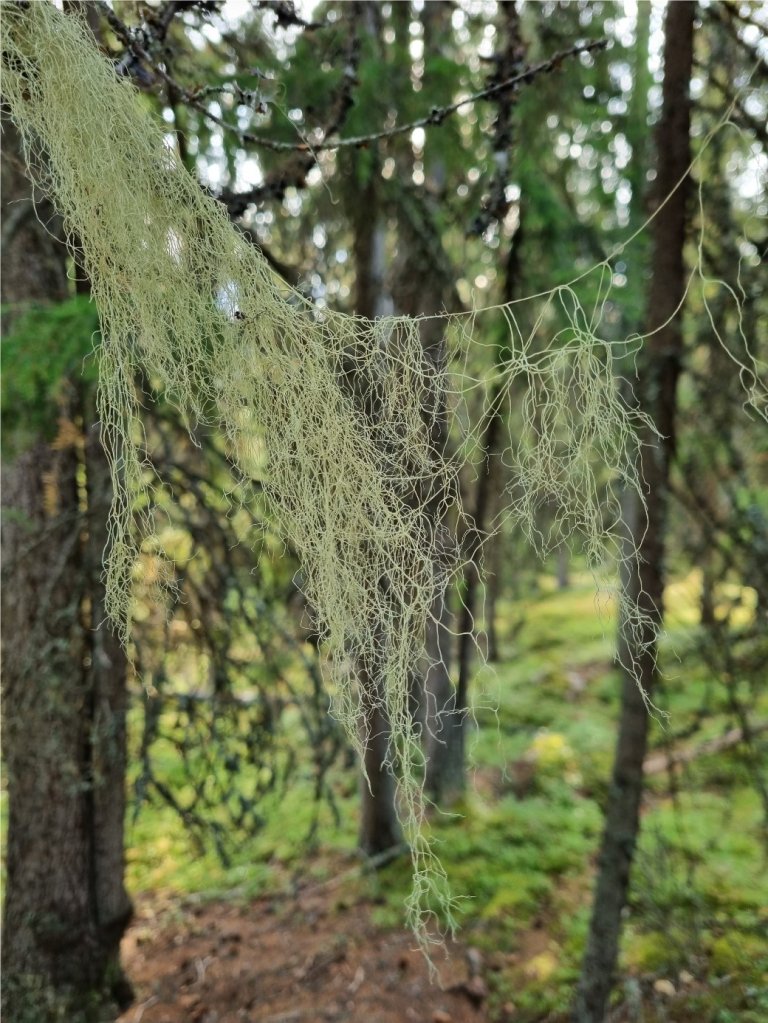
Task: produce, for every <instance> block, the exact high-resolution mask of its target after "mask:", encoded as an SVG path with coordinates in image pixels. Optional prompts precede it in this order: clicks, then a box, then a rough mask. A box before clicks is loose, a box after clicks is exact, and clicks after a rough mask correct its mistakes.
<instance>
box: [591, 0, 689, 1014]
mask: <svg viewBox="0 0 768 1023" xmlns="http://www.w3.org/2000/svg"><path fill="white" fill-rule="evenodd" d="M694 16H695V4H694V3H692V2H689V0H680V2H678V3H672V4H668V5H667V11H666V34H665V43H664V86H663V100H662V116H661V120H660V122H659V125H658V128H657V132H656V152H657V178H656V192H655V199H656V203H657V204H658V203H659V202H660V201H661V200H662V199H663V198H664V197H665V196H667V195H668V194H669V193H670V192H671V191H672V189H673V188H675V186H676V185H677V184H678V182H679V181H680V180H681V179H682V178H683V176H684V175H685V172H686V170H687V168H688V165H689V162H690V140H689V134H690V99H689V83H690V78H691V68H692V64H693V24H694ZM686 185H687V182H686V183H685V184H684V185H683V187H681V188H679V189H678V190H677V191H676V192H675V193H674V195H672V197H671V198H670V200H669V202H667V204H666V206H665V207H664V209H663V211H662V212H661V214H660V215H659V216H658V217H657V218H656V220H654V222H653V226H652V246H653V248H652V271H651V272H652V276H651V281H650V288H649V294H648V312H647V317H646V323H647V329H648V331H649V332H652V331H655V333H652V334H651V335H650V336H649V338H648V340H647V341H646V349H645V353H644V359H643V366H642V369H641V373H642V379H641V381H640V393H641V401H642V405H643V408H644V410H645V411H646V412H648V413H650V415H651V416H652V418H653V419H654V421H655V424H656V426H657V428H658V429H659V431H660V432H661V435H662V437H661V439H658V438H655V437H654V436H653V435H648V436H646V437H644V438H643V440H644V447H643V449H642V471H643V476H644V479H645V483H646V486H647V518H644V517H643V516H642V515H641V516H639V521H638V523H637V525H636V527H635V529H636V532H635V537H634V539H635V543H636V545H637V547H638V549H639V555H640V557H639V566H638V568H637V570H635V571H633V572H632V573H631V574H630V579H629V587H630V596H631V598H632V599H633V600H636V601H637V602H638V604H639V606H640V608H641V609H642V611H643V612H644V614H646V615H647V616H648V618H649V622H652V623H653V625H655V626H658V625H659V624H660V622H661V616H662V601H663V591H664V566H663V559H664V541H665V528H666V513H667V501H668V487H669V474H670V466H671V461H672V458H673V457H674V451H675V404H676V390H677V382H678V377H679V373H680V363H681V358H682V349H683V337H682V322H681V320H682V317H681V311H680V309H679V307H680V305H681V303H682V301H683V298H684V295H685V268H684V262H683V247H684V244H685V233H686V231H685V228H686V196H687V191H688V189H687V187H686ZM642 633H643V634H642V636H641V637H639V642H638V637H637V636H632V635H629V634H625V635H624V636H623V637H622V638H621V641H620V647H621V648H622V649H621V654H622V660H623V664H624V665H627V664H628V663H629V662H630V660H634V661H635V663H636V664H637V666H638V675H639V678H638V680H637V681H639V682H640V683H641V685H642V686H643V688H644V689H645V691H646V693H647V694H648V695H649V696H651V697H652V695H653V691H654V685H655V681H656V652H657V644H656V638H655V636H656V634H655V631H654V629H653V628H652V626H651V625H650V624H649V625H648V627H646V628H643V629H642ZM637 681H636V680H635V678H634V677H633V676H632V674H631V673H630V672H628V671H627V670H626V668H624V669H623V679H622V693H621V711H620V720H619V735H618V741H617V746H616V755H615V761H614V766H613V774H612V779H611V787H610V792H609V797H608V808H607V812H606V820H605V828H604V832H603V838H602V844H601V848H600V856H599V861H598V875H597V880H596V884H595V894H594V905H593V911H592V919H591V923H590V930H589V936H588V942H587V949H586V954H585V958H584V963H583V966H582V973H581V977H580V980H579V985H578V991H577V996H576V1003H575V1007H574V1012H573V1018H574V1020H575V1021H577V1023H600V1021H602V1020H603V1019H605V1014H606V1009H607V1005H608V998H609V995H610V992H611V988H612V985H613V981H614V972H615V968H616V961H617V957H618V948H619V937H620V932H621V916H622V911H623V909H624V907H625V906H626V903H627V893H628V890H629V878H630V870H631V866H632V860H633V857H634V852H635V845H636V842H637V835H638V831H639V827H640V804H641V800H642V793H643V760H644V758H645V753H646V749H647V743H648V728H649V715H648V710H647V707H646V704H645V702H644V700H643V696H642V694H641V692H640V689H639V687H638V684H637Z"/></svg>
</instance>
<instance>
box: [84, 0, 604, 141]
mask: <svg viewBox="0 0 768 1023" xmlns="http://www.w3.org/2000/svg"><path fill="white" fill-rule="evenodd" d="M97 3H98V5H99V8H100V9H101V10H102V12H103V14H104V16H105V18H106V19H107V21H108V22H109V24H110V26H111V27H112V29H113V31H114V32H115V33H116V35H117V36H118V37H119V38H120V39H121V40H122V41H123V43H124V44H125V45H126V47H128V49H129V50H130V51H131V52H132V53H133V54H134V56H136V57H138V58H139V59H140V60H142V61H144V63H146V64H147V65H148V66H149V67H150V68H151V70H152V71H153V72H154V73H155V74H156V75H157V76H158V77H159V78H160V79H162V81H164V82H165V83H166V85H168V86H169V87H170V88H172V89H174V90H175V92H176V95H177V96H178V97H179V99H180V100H181V101H182V102H184V103H186V104H187V105H188V106H190V107H192V108H193V109H194V110H197V111H198V112H199V113H201V114H203V115H204V116H205V117H207V118H208V120H209V121H211V122H212V123H213V124H217V125H218V126H219V127H220V128H223V129H224V130H225V131H229V132H231V133H232V134H234V135H236V136H237V137H238V138H239V139H240V141H241V142H243V143H249V144H252V145H257V146H261V147H263V148H264V149H270V150H272V151H274V152H289V153H308V152H314V153H317V152H320V151H322V150H330V149H340V148H342V147H345V146H351V147H355V148H361V147H365V146H369V145H371V144H372V143H374V142H379V141H382V140H384V139H390V138H395V137H397V136H398V135H404V134H407V133H409V132H412V131H413V130H414V129H415V128H427V127H431V126H433V125H440V124H442V123H443V122H444V121H445V120H446V118H448V117H450V116H451V115H452V114H455V113H456V112H457V111H459V110H461V108H462V107H465V106H467V105H469V104H470V103H476V102H477V101H478V100H483V99H488V98H489V97H491V96H495V95H497V94H499V93H503V92H505V91H507V90H508V89H514V88H516V87H517V86H519V85H528V84H530V83H531V82H532V81H533V80H534V79H535V78H536V77H538V76H539V75H542V74H551V72H553V71H555V70H557V69H558V68H559V67H560V65H561V64H562V63H563V61H565V60H568V59H569V58H571V57H576V56H579V55H580V54H582V53H594V52H597V51H599V50H603V49H605V47H606V46H607V45H608V40H607V39H594V40H592V41H591V42H588V43H579V44H577V45H574V46H571V47H570V48H569V49H567V50H561V51H560V52H558V53H555V54H553V56H551V57H549V58H548V59H547V60H545V61H542V62H541V63H539V64H534V65H532V66H531V67H528V68H526V69H525V70H524V71H521V72H520V73H519V74H517V75H514V76H513V77H512V78H507V79H505V80H504V81H501V82H496V83H494V84H493V85H489V86H486V88H484V89H481V90H480V91H479V92H475V93H472V94H471V95H469V96H466V97H464V98H463V99H461V100H459V101H458V102H456V103H449V104H447V105H446V106H443V107H433V108H432V109H431V110H430V111H429V113H428V114H425V115H424V116H422V117H419V118H417V119H416V120H415V121H409V122H408V123H407V124H401V125H395V126H394V127H392V128H384V129H382V130H381V131H377V132H370V133H369V134H367V135H354V136H351V137H349V138H344V139H338V138H336V139H334V138H330V137H329V136H332V135H333V134H335V132H336V131H337V130H338V129H337V128H336V126H334V125H332V126H330V128H328V127H327V128H325V129H323V128H319V129H316V130H315V133H314V134H316V135H317V138H313V139H309V138H307V139H305V140H304V141H302V142H298V143H296V142H282V141H280V140H279V139H272V138H268V137H267V136H264V135H257V134H254V133H253V132H249V131H243V130H242V129H240V128H238V127H237V126H236V125H234V124H231V123H229V122H228V121H225V120H224V118H222V117H219V116H217V115H216V114H214V113H212V112H211V111H210V110H209V109H208V108H207V107H206V106H205V105H204V104H203V103H201V102H200V100H199V98H198V95H197V94H196V93H195V92H190V91H189V90H188V89H185V88H183V87H182V86H181V85H180V84H179V83H178V82H177V81H176V80H175V79H174V78H172V77H171V76H170V75H169V74H168V73H167V71H166V70H165V69H164V68H163V67H162V66H161V65H159V64H157V63H156V62H155V61H154V60H153V59H152V57H151V56H150V54H149V53H148V52H147V51H146V49H144V47H143V46H142V45H141V44H140V43H139V42H138V40H137V39H136V38H135V37H134V35H133V34H132V33H131V32H130V30H129V29H128V28H127V27H126V26H125V25H124V24H123V23H122V21H121V20H120V19H119V18H118V17H117V15H116V14H115V13H114V11H113V10H112V9H111V8H110V7H109V6H108V5H107V4H106V3H105V0H97Z"/></svg>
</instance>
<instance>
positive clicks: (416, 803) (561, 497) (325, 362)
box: [2, 2, 637, 942]
mask: <svg viewBox="0 0 768 1023" xmlns="http://www.w3.org/2000/svg"><path fill="white" fill-rule="evenodd" d="M2 13H3V81H2V88H3V96H4V99H5V102H6V103H7V104H8V106H9V108H10V111H11V115H12V116H13V118H14V120H15V121H16V123H17V125H18V127H19V129H20V131H21V133H22V135H23V138H24V142H25V146H26V152H27V157H28V161H29V164H30V167H31V168H32V170H33V172H34V173H35V174H36V176H37V177H38V180H39V181H40V183H41V184H42V185H43V186H44V187H45V188H46V189H47V191H48V192H49V193H50V195H51V196H52V198H53V200H54V201H55V203H56V205H57V206H58V208H59V210H60V211H61V213H62V214H63V216H64V218H65V222H66V225H67V229H68V231H69V232H70V235H71V238H72V240H73V242H74V243H75V246H76V250H77V252H78V253H79V254H80V258H81V259H82V262H83V265H84V269H85V271H86V272H87V274H88V277H89V280H90V282H91V285H92V289H93V296H94V299H95V301H96V303H97V305H98V309H99V312H100V316H101V323H102V335H103V342H102V344H101V347H100V351H99V366H100V399H99V410H100V415H101V419H102V424H103V435H104V439H105V444H106V447H107V451H108V454H109V458H110V461H111V465H112V471H113V479H114V486H115V498H114V505H113V508H112V513H111V518H110V543H109V547H108V550H107V552H106V581H107V592H108V607H109V613H110V615H111V616H112V618H113V620H114V621H115V622H116V623H117V626H118V628H119V629H120V631H121V635H122V637H123V639H124V640H126V639H127V637H128V632H129V627H130V619H131V601H132V595H131V591H132V577H133V573H134V570H135V564H136V558H137V553H138V551H139V548H140V545H141V543H142V540H143V539H145V538H146V537H147V536H149V535H151V534H152V530H153V526H152V513H151V501H150V500H149V496H150V495H148V494H147V488H148V486H149V483H148V481H150V480H151V479H152V473H151V471H150V469H149V467H148V466H146V465H145V456H144V453H143V446H142V427H141V413H142V404H143V403H144V402H149V401H151V400H152V396H151V394H148V393H142V392H141V391H140V390H139V389H138V388H137V381H139V380H141V381H143V382H144V384H143V386H144V388H145V389H148V388H152V387H160V388H162V391H163V393H164V395H165V398H166V399H168V400H170V401H172V402H173V403H175V404H176V405H177V406H178V407H179V408H180V409H181V410H182V412H183V413H184V415H185V416H186V417H187V419H188V421H189V423H190V426H194V425H195V424H196V423H207V424H212V425H214V426H215V427H217V428H219V429H221V430H222V431H224V433H225V434H226V435H227V437H228V438H229V441H230V443H231V451H232V454H233V458H234V459H235V461H236V462H238V461H239V465H240V468H241V470H242V471H243V473H244V474H245V475H246V476H247V475H248V472H249V467H251V466H252V462H253V451H254V438H257V439H258V441H259V443H263V446H264V450H265V453H266V455H265V464H264V468H263V479H262V482H263V486H264V489H265V491H266V494H267V495H268V497H269V499H270V501H271V503H272V506H273V509H274V512H275V515H276V518H277V521H278V523H279V525H280V528H281V529H282V531H283V534H284V536H285V537H286V539H287V540H288V541H289V542H290V544H291V545H292V546H293V548H294V549H295V550H296V552H297V554H298V555H299V557H300V559H301V562H302V566H303V586H304V589H305V592H306V595H307V599H308V603H309V605H310V606H311V607H312V608H313V609H315V612H316V615H317V623H318V627H319V629H320V632H321V634H322V637H323V640H324V644H325V649H326V651H327V654H328V680H329V691H330V692H331V693H332V696H333V704H334V708H335V712H336V713H337V714H338V716H339V718H340V719H341V720H342V721H343V722H344V724H345V726H346V728H347V733H348V735H349V738H350V740H351V742H352V743H353V744H354V745H355V746H356V748H357V749H358V750H359V751H362V749H363V747H364V745H365V744H366V742H367V739H368V736H366V735H365V732H364V729H363V730H361V729H360V722H361V720H362V719H363V714H362V709H363V706H364V701H363V700H362V689H361V687H362V686H364V685H365V684H366V683H365V679H366V678H370V677H375V678H376V679H377V680H378V686H377V694H378V695H375V694H369V695H370V696H372V698H375V699H379V700H381V702H382V703H383V705H384V710H385V712H386V715H387V717H388V719H389V721H390V723H391V727H392V734H393V741H392V747H391V748H392V757H393V759H394V760H396V765H395V766H396V767H397V770H398V774H399V778H400V806H401V812H402V815H403V821H404V824H405V827H406V835H407V838H408V840H409V842H410V846H411V850H412V855H413V860H414V877H415V883H414V891H413V896H412V899H411V901H410V904H409V905H410V919H411V922H412V924H413V925H414V927H415V929H416V932H417V934H418V935H419V937H420V939H421V940H422V941H423V942H427V941H428V940H429V933H428V932H429V928H428V926H427V923H428V922H429V910H428V907H434V906H435V905H436V904H438V905H440V906H441V907H442V911H443V913H444V914H445V913H446V912H447V914H448V917H450V898H449V895H448V888H447V885H446V883H445V874H444V871H443V867H442V865H441V864H440V862H439V860H438V858H437V857H436V856H435V854H434V851H433V848H432V845H431V844H430V841H429V840H428V837H427V835H428V832H427V830H426V829H423V824H424V810H425V803H424V799H423V796H422V775H423V753H422V749H421V744H420V737H419V734H418V728H417V726H416V725H415V724H414V721H413V718H412V715H411V712H410V709H409V679H410V678H411V677H412V674H413V670H414V665H417V664H419V663H421V662H423V656H424V649H423V647H424V634H425V625H426V623H427V621H428V619H429V616H430V614H431V611H432V608H433V606H434V602H435V598H436V596H437V595H438V593H439V592H440V591H441V590H442V588H443V587H445V586H446V585H447V582H448V581H449V580H450V578H451V577H452V575H453V574H455V573H457V572H458V571H459V570H460V568H461V564H460V562H461V556H460V552H459V549H458V544H455V546H454V548H450V545H449V549H446V541H445V530H440V529H438V528H437V527H436V523H437V521H438V520H439V519H440V512H439V511H437V512H436V510H435V509H436V505H435V495H438V498H439V500H438V502H437V503H439V504H442V507H443V509H444V510H445V509H447V508H449V507H450V508H452V509H453V511H452V514H453V515H454V516H458V517H459V518H461V517H462V513H461V510H460V507H459V505H460V501H459V493H458V489H459V488H458V486H457V479H458V473H459V470H460V462H461V461H462V460H464V462H465V464H466V462H472V461H473V459H475V460H476V458H477V455H476V451H477V443H478V440H479V430H475V431H474V432H473V430H472V429H467V428H466V424H467V423H468V422H469V415H468V412H467V407H468V405H467V402H468V396H469V395H471V394H474V393H475V390H476V388H479V387H481V386H485V387H487V390H486V392H485V393H487V394H491V393H493V394H495V395H496V397H495V399H494V400H498V401H501V402H507V401H508V400H509V396H510V395H511V394H512V393H513V389H514V388H517V387H518V386H519V381H521V380H525V381H527V391H526V397H525V398H524V399H523V402H522V406H521V407H520V408H519V409H518V410H517V411H518V416H517V418H518V422H519V423H520V424H521V426H520V434H519V436H516V437H515V438H514V439H513V441H514V442H510V446H509V451H508V454H507V458H508V464H509V466H510V468H511V478H512V484H511V487H510V491H509V494H510V499H509V502H508V505H507V507H506V509H505V511H504V513H503V515H502V518H503V517H504V516H514V517H515V518H516V519H517V520H519V521H520V522H521V523H522V525H523V528H525V529H527V531H528V533H529V535H530V536H531V539H532V540H533V541H534V542H536V543H537V544H539V545H541V546H545V541H544V538H543V537H542V536H540V535H539V534H538V533H537V526H536V523H537V520H538V509H539V507H540V505H541V504H542V502H547V503H548V504H549V505H550V506H551V508H552V509H553V514H554V517H555V523H556V526H555V528H554V530H553V534H552V536H553V538H554V540H555V542H560V541H562V540H563V539H564V538H566V537H570V536H571V535H572V534H576V533H579V534H581V535H582V536H583V538H584V541H585V543H586V549H587V552H588V554H589V557H590V560H591V561H592V563H594V564H598V563H599V562H600V561H603V560H605V559H606V558H608V557H614V558H615V557H617V556H618V555H619V545H618V542H617V540H616V536H617V532H618V531H617V530H616V529H615V527H616V524H617V521H618V517H619V511H618V500H617V498H616V496H615V495H616V493H618V489H617V488H618V487H621V486H626V485H629V486H636V485H637V476H636V469H635V459H636V442H635V439H634V432H633V415H632V414H631V413H630V412H629V411H628V410H627V408H626V407H625V406H624V404H623V403H622V401H621V400H620V397H619V394H618V389H617V383H616V380H615V377H614V369H613V347H612V345H611V344H609V343H607V342H605V341H603V340H601V339H600V337H599V335H598V330H599V315H595V316H593V317H592V318H588V317H587V315H586V314H585V313H584V311H583V310H582V309H581V306H580V304H579V301H578V299H577V297H576V295H575V292H574V291H573V290H572V289H570V288H558V289H554V290H553V291H552V292H550V293H549V294H547V295H545V296H540V297H537V298H536V299H535V300H533V301H535V302H536V303H539V304H540V306H541V308H542V310H545V311H546V310H547V309H551V308H552V307H553V306H554V305H556V304H558V303H559V304H560V305H561V306H562V309H563V310H564V311H565V312H566V314H567V320H568V322H569V324H570V325H569V327H568V329H567V330H566V331H565V332H563V333H561V334H558V335H556V336H554V337H552V339H551V343H550V344H549V345H547V346H545V347H544V348H542V347H541V345H540V344H538V342H537V343H534V342H535V340H536V339H538V338H539V336H540V331H539V329H538V327H539V325H540V322H541V318H539V321H538V322H536V323H534V327H533V329H532V330H531V332H530V333H529V334H526V335H524V334H522V333H521V332H520V330H519V328H518V326H517V320H516V318H515V316H514V315H513V313H512V307H511V306H508V307H504V308H501V309H499V310H496V312H495V313H494V312H491V313H489V314H488V315H491V316H493V315H495V316H498V317H502V316H505V317H506V319H507V323H508V327H509V344H508V348H507V352H508V354H507V356H506V361H504V362H503V364H502V365H500V366H498V365H497V366H496V368H495V369H494V370H493V377H492V378H488V379H486V380H484V381H477V380H473V379H472V378H471V377H470V376H469V375H468V374H467V373H463V372H461V371H460V370H458V371H456V372H452V373H448V371H447V369H446V368H445V367H436V366H435V365H434V363H432V362H430V360H429V359H427V358H425V354H424V351H423V348H422V344H421V339H420V321H419V320H418V319H411V318H405V317H391V318H383V319H378V320H375V321H367V320H364V319H361V318H358V317H353V316H348V315H343V314H339V313H335V312H328V311H324V310H323V311H320V310H317V309H315V308H313V307H312V306H311V305H310V304H308V303H307V302H306V300H305V299H304V298H303V297H302V296H301V295H299V294H298V293H296V292H295V291H292V290H290V289H289V288H288V287H287V286H286V285H285V284H284V283H283V282H282V281H281V280H279V279H278V278H277V277H276V276H275V274H274V273H273V271H272V270H271V268H270V267H269V265H268V264H267V262H266V261H265V260H264V258H263V257H262V256H261V254H260V252H259V251H258V249H257V248H255V247H254V246H253V245H252V244H250V243H249V242H248V241H246V240H245V239H243V238H242V237H241V236H240V234H239V233H238V232H237V230H236V229H235V228H233V226H232V225H231V223H230V222H229V220H228V218H227V214H226V211H225V209H224V208H223V207H222V206H221V205H219V204H218V203H216V202H215V201H214V200H213V199H211V198H210V197H209V196H207V195H206V194H205V193H204V192H203V191H202V190H201V188H200V187H199V185H198V183H197V182H196V181H195V180H194V178H193V177H192V176H190V174H188V172H187V171H186V170H185V169H184V167H183V166H182V165H181V163H180V161H179V159H178V158H177V156H176V154H175V153H174V152H173V151H172V150H171V149H169V148H168V146H167V145H166V143H165V141H164V137H163V131H162V127H161V125H160V124H159V123H157V122H156V121H155V120H154V119H153V118H152V117H151V116H150V114H149V113H148V112H147V111H146V109H145V108H143V106H142V104H141V102H140V101H139V99H138V97H137V95H136V93H135V91H134V90H133V89H132V87H131V86H130V84H129V83H127V82H126V81H124V80H120V79H118V77H117V75H116V73H115V71H114V69H113V67H112V66H111V65H110V63H109V62H108V61H107V60H105V59H104V58H103V57H102V56H101V55H100V54H99V52H98V50H97V48H96V47H95V46H94V45H93V42H92V40H91V39H90V38H89V36H88V33H87V30H86V28H85V27H84V25H83V24H82V23H81V21H80V20H79V19H78V17H75V16H64V15H62V14H61V13H60V12H59V11H58V10H57V9H56V8H55V7H54V6H53V5H52V4H50V3H47V2H39V3H32V4H28V5H18V4H12V3H4V4H3V6H2ZM541 315H542V316H543V315H544V312H542V314H541ZM535 319H536V318H535V317H534V320H535ZM445 321H446V322H445V330H446V337H447V338H448V339H449V342H450V345H451V346H452V347H453V350H454V352H456V353H458V355H459V358H457V359H455V360H454V363H455V365H458V366H461V364H462V363H461V358H462V353H464V355H465V353H466V351H467V349H468V347H469V346H470V345H471V344H473V343H475V344H477V343H479V338H480V331H479V330H476V317H475V316H470V317H446V318H445ZM537 345H538V346H537ZM494 385H498V386H496V387H494ZM514 393H517V392H516V391H515V392H514ZM437 394H440V395H442V396H443V397H444V398H445V401H446V402H447V404H448V407H449V409H451V410H452V411H453V418H454V423H455V424H457V428H458V426H460V424H464V429H463V431H462V434H463V436H462V440H461V442H460V444H459V449H460V451H461V458H456V457H454V458H452V459H451V460H447V459H446V457H445V455H444V453H443V452H441V451H438V450H435V448H434V446H433V444H432V443H431V441H430V437H431V436H433V435H434V433H435V431H431V430H430V417H431V416H434V415H436V414H438V412H437V411H436V410H438V409H439V408H440V407H441V405H442V402H441V401H436V400H435V396H436V395H437ZM487 400H488V399H486V403H487ZM516 429H517V427H516ZM511 441H512V439H511ZM611 495H613V496H611ZM428 506H429V507H428ZM137 509H139V511H138V512H137ZM436 566H440V570H439V571H436ZM627 613H628V614H630V615H632V614H636V611H635V610H634V609H629V610H628V612H627Z"/></svg>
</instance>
